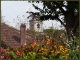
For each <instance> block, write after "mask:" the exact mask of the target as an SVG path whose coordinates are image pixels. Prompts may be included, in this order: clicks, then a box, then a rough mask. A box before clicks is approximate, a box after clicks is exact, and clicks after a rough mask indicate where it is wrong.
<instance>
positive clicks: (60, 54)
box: [0, 39, 78, 60]
mask: <svg viewBox="0 0 80 60" xmlns="http://www.w3.org/2000/svg"><path fill="white" fill-rule="evenodd" d="M54 43H55V42H54ZM54 43H52V41H51V40H50V39H47V40H42V43H41V44H39V43H38V42H33V43H30V44H27V45H23V44H21V46H20V47H17V46H14V47H8V48H7V49H3V48H2V47H1V51H0V52H1V59H2V60H3V59H69V54H70V50H69V49H68V48H67V47H65V46H62V45H60V44H54ZM76 53H78V52H76Z"/></svg>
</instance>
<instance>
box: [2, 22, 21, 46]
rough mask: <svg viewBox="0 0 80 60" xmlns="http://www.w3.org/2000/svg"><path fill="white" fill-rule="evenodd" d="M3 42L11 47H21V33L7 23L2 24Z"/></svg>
mask: <svg viewBox="0 0 80 60" xmlns="http://www.w3.org/2000/svg"><path fill="white" fill-rule="evenodd" d="M1 40H2V41H3V42H5V44H6V45H9V46H19V45H20V33H19V30H17V29H14V28H12V27H10V26H9V25H7V24H5V23H1Z"/></svg>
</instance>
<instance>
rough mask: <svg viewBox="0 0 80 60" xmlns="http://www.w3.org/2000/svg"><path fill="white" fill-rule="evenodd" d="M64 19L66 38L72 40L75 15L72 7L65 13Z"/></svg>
mask: <svg viewBox="0 0 80 60" xmlns="http://www.w3.org/2000/svg"><path fill="white" fill-rule="evenodd" d="M65 19H66V32H67V37H68V40H74V38H73V35H74V32H73V30H74V24H75V22H76V21H75V15H74V9H73V8H70V9H69V10H68V11H67V13H66V15H65Z"/></svg>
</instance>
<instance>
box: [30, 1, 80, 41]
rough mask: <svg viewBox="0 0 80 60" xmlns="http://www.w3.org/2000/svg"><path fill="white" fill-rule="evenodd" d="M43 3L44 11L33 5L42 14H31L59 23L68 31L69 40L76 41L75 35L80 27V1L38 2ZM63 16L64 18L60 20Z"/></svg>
mask: <svg viewBox="0 0 80 60" xmlns="http://www.w3.org/2000/svg"><path fill="white" fill-rule="evenodd" d="M36 2H38V3H39V2H42V3H43V9H40V8H39V7H38V6H35V4H33V6H34V8H35V9H37V10H39V11H40V12H29V13H32V14H33V15H34V16H40V19H41V20H42V21H44V20H48V19H51V20H56V21H59V22H60V23H61V24H62V25H63V26H64V27H65V29H66V33H67V37H68V39H69V40H74V37H73V36H74V34H75V32H76V29H77V28H78V26H79V1H36ZM61 16H63V17H62V18H60V17H61Z"/></svg>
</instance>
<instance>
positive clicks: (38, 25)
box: [29, 17, 43, 32]
mask: <svg viewBox="0 0 80 60" xmlns="http://www.w3.org/2000/svg"><path fill="white" fill-rule="evenodd" d="M29 22H30V30H31V31H32V30H33V31H35V32H43V21H41V20H40V19H39V18H37V17H34V18H33V17H32V19H31V20H30V21H29Z"/></svg>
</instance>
